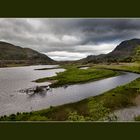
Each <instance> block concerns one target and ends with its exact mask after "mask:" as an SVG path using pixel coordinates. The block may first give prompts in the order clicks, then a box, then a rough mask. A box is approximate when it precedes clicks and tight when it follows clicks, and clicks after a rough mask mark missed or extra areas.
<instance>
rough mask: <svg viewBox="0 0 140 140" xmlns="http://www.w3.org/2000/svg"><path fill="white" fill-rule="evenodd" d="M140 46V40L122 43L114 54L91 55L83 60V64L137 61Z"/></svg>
mask: <svg viewBox="0 0 140 140" xmlns="http://www.w3.org/2000/svg"><path fill="white" fill-rule="evenodd" d="M139 46H140V39H131V40H126V41H123V42H121V43H120V44H119V45H118V46H117V47H116V48H115V49H114V50H113V51H112V52H110V53H108V54H101V55H96V56H95V55H90V56H88V57H87V58H84V59H81V60H80V61H81V62H83V63H90V62H93V63H102V62H116V61H117V62H118V61H121V62H130V61H136V59H134V57H135V56H136V53H137V49H138V48H139Z"/></svg>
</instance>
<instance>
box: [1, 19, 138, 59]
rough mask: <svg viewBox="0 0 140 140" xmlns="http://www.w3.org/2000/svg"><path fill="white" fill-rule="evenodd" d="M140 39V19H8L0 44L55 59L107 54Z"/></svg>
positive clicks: (2, 23) (3, 20)
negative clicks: (25, 48)
mask: <svg viewBox="0 0 140 140" xmlns="http://www.w3.org/2000/svg"><path fill="white" fill-rule="evenodd" d="M139 37H140V19H134V18H133V19H82V18H81V19H80V18H75V19H74V18H69V19H67V18H49V19H47V18H42V19H41V18H35V19H33V18H17V19H15V18H5V19H0V40H3V41H7V42H11V43H13V44H15V45H19V46H22V47H30V48H32V49H35V50H38V51H40V52H43V53H45V54H47V55H49V56H51V57H52V58H56V59H59V58H60V59H70V58H72V59H79V58H82V57H85V56H86V55H89V54H100V53H107V52H109V51H111V50H112V49H113V48H115V47H116V45H117V44H118V43H120V42H121V41H123V40H125V39H131V38H139Z"/></svg>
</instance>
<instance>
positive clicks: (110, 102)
mask: <svg viewBox="0 0 140 140" xmlns="http://www.w3.org/2000/svg"><path fill="white" fill-rule="evenodd" d="M139 94H140V78H138V79H136V80H134V81H132V82H131V83H129V84H126V85H124V86H119V87H117V88H115V89H113V90H110V91H108V92H105V93H104V94H102V95H99V96H95V97H91V98H88V99H85V100H82V101H79V102H76V103H71V104H66V105H61V106H57V107H50V108H49V109H44V110H40V111H34V112H30V113H17V114H16V115H14V114H12V115H10V116H8V117H7V116H3V117H1V118H0V121H116V120H117V117H116V116H115V115H112V116H110V114H111V113H112V112H113V111H114V110H116V109H121V108H125V107H129V106H132V105H135V104H134V102H133V100H134V99H135V98H136V96H137V95H139ZM136 120H138V118H136Z"/></svg>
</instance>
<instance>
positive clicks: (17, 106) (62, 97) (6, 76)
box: [0, 65, 140, 115]
mask: <svg viewBox="0 0 140 140" xmlns="http://www.w3.org/2000/svg"><path fill="white" fill-rule="evenodd" d="M54 67H57V65H38V66H25V67H13V68H0V115H9V114H12V113H17V112H29V111H35V110H40V109H45V108H49V107H50V106H57V105H62V104H66V103H71V102H76V101H79V100H82V99H85V98H88V97H91V96H96V95H99V94H102V93H103V92H105V91H108V90H110V89H113V88H115V87H117V86H119V85H123V84H126V83H129V82H131V81H133V80H134V79H136V78H138V77H140V75H139V74H135V73H129V72H124V74H123V75H119V76H115V77H111V78H106V79H103V80H99V81H95V82H89V83H84V84H76V85H70V86H68V87H67V88H66V87H59V88H52V89H51V90H49V91H47V92H43V93H42V94H35V95H32V96H30V95H27V94H26V93H21V92H19V91H20V90H22V89H27V88H32V87H35V86H37V85H39V86H40V85H48V84H50V83H49V82H45V83H35V82H32V81H34V80H36V79H38V78H43V77H50V76H54V75H56V72H62V71H64V69H61V68H60V69H58V68H57V69H49V70H35V69H41V68H54Z"/></svg>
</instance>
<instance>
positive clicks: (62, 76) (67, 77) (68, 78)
mask: <svg viewBox="0 0 140 140" xmlns="http://www.w3.org/2000/svg"><path fill="white" fill-rule="evenodd" d="M65 68H66V71H64V72H60V73H57V75H56V76H53V77H49V78H41V79H38V80H36V81H35V82H39V83H40V82H46V81H51V80H52V81H53V80H55V81H57V82H55V83H53V84H52V85H51V86H52V87H58V86H63V85H69V84H75V83H83V82H88V81H94V80H99V79H102V78H107V77H111V76H116V75H118V74H119V73H118V72H116V71H112V70H107V69H95V68H89V69H79V68H77V67H75V66H71V67H65Z"/></svg>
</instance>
